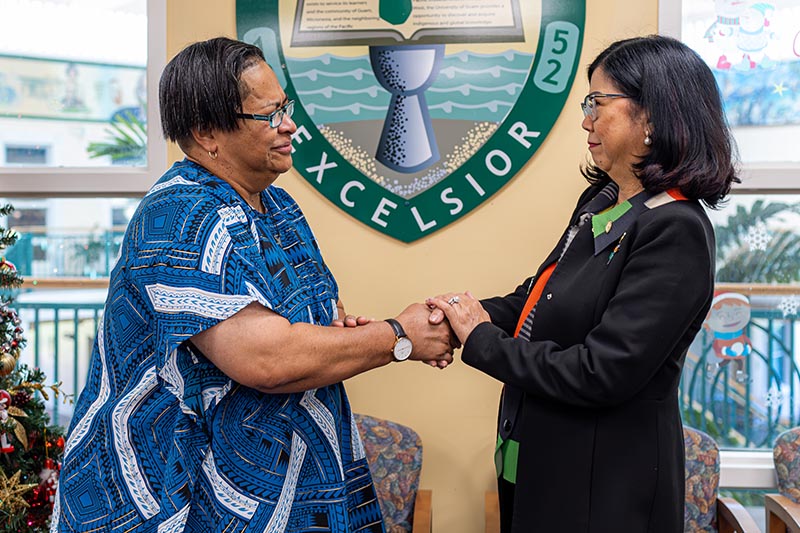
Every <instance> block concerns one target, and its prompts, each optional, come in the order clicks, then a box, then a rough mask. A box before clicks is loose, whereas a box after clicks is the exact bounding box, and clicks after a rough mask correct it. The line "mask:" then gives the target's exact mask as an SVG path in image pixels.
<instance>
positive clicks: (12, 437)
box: [0, 205, 64, 533]
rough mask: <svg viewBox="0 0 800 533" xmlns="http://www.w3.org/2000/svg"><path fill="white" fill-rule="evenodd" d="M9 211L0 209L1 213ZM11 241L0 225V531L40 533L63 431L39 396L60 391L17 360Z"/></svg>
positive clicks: (16, 278) (19, 342) (19, 338)
mask: <svg viewBox="0 0 800 533" xmlns="http://www.w3.org/2000/svg"><path fill="white" fill-rule="evenodd" d="M12 211H13V208H12V207H11V206H10V205H6V206H4V207H0V217H7V216H8V215H9V214H11V212H12ZM16 240H17V233H16V232H15V231H12V230H10V229H6V228H3V227H0V533H11V532H14V533H18V532H21V533H34V532H36V533H39V532H46V531H48V530H49V521H50V514H51V513H52V510H53V501H54V497H55V492H56V487H57V485H58V471H59V460H60V458H61V453H62V452H63V450H64V432H63V430H62V429H61V428H59V427H56V426H51V425H50V418H49V416H48V414H47V412H46V411H45V405H44V401H43V400H42V398H44V400H47V399H49V396H48V393H52V394H55V395H56V396H58V395H60V394H61V391H60V390H59V388H58V386H57V385H51V386H46V385H44V381H45V376H44V374H43V373H42V372H41V371H40V370H38V369H31V368H28V367H27V366H26V365H22V364H18V360H19V357H20V354H21V352H22V348H23V347H24V346H25V338H24V337H23V331H22V322H21V321H20V319H19V316H18V315H17V313H16V312H15V311H14V309H13V308H12V306H11V305H12V303H13V298H12V296H13V291H14V289H17V288H18V287H19V286H20V285H21V284H22V277H21V276H20V275H19V273H18V272H17V269H16V268H15V267H14V265H13V264H11V263H10V262H8V261H6V260H5V258H4V257H3V256H2V252H3V250H5V249H6V248H8V247H9V246H11V245H13V244H14V243H15V242H16ZM48 391H49V392H48Z"/></svg>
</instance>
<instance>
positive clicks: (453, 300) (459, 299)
mask: <svg viewBox="0 0 800 533" xmlns="http://www.w3.org/2000/svg"><path fill="white" fill-rule="evenodd" d="M460 301H461V298H459V297H458V296H453V297H452V298H450V299H449V300H447V303H448V304H450V305H453V304H457V303H458V302H460Z"/></svg>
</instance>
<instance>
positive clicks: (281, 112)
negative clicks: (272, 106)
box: [236, 100, 294, 128]
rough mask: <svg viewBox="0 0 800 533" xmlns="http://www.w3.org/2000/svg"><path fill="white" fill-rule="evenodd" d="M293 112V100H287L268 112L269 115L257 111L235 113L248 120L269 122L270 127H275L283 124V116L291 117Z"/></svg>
mask: <svg viewBox="0 0 800 533" xmlns="http://www.w3.org/2000/svg"><path fill="white" fill-rule="evenodd" d="M293 113H294V100H289V101H288V102H286V103H285V104H284V105H282V106H281V107H279V108H278V109H276V110H275V111H273V112H272V113H270V114H269V115H259V114H258V113H236V116H237V117H238V118H249V119H250V120H262V121H264V122H269V125H270V127H271V128H277V127H278V126H280V125H281V124H283V117H284V116H286V117H291V116H292V114H293Z"/></svg>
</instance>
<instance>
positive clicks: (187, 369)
mask: <svg viewBox="0 0 800 533" xmlns="http://www.w3.org/2000/svg"><path fill="white" fill-rule="evenodd" d="M207 188H208V187H200V186H197V187H195V186H192V185H187V184H178V185H176V186H174V190H171V188H165V189H163V190H158V191H156V192H151V194H150V195H148V197H145V199H144V200H143V202H142V205H141V207H140V209H139V211H138V213H137V215H136V217H135V218H134V220H133V221H132V222H131V225H130V228H129V230H128V233H127V235H126V243H125V245H124V247H123V252H122V254H123V256H122V257H121V258H120V272H119V274H118V275H117V276H115V277H114V278H113V279H112V283H113V284H114V285H112V286H111V287H110V293H111V294H112V295H117V296H119V298H118V299H117V300H112V299H110V300H109V304H110V306H111V308H110V309H109V311H110V312H112V313H113V316H114V319H112V320H110V321H108V327H109V328H110V329H112V331H109V334H110V337H112V338H115V339H120V338H121V337H124V333H125V329H127V328H133V327H135V326H136V322H137V321H138V320H142V321H144V324H141V326H142V328H143V331H145V332H147V334H148V335H150V336H152V338H151V339H143V341H144V342H143V344H144V345H146V346H148V347H150V348H151V349H152V354H151V355H150V356H151V357H153V358H154V362H155V365H154V366H155V370H156V372H157V374H158V376H159V377H160V378H161V379H163V380H164V381H165V382H166V383H167V387H168V388H169V389H170V391H171V392H172V393H173V394H174V395H175V396H176V397H177V398H178V399H179V401H180V402H181V409H182V410H183V411H184V412H185V413H186V414H189V415H191V416H193V417H194V416H197V417H200V418H202V415H203V413H204V412H205V411H206V410H207V409H208V408H209V407H212V406H213V405H215V404H216V403H217V402H218V401H219V399H220V398H221V397H222V396H224V395H225V394H226V393H227V391H228V390H229V388H230V386H231V383H230V380H229V379H228V378H227V376H225V375H224V374H222V373H221V372H220V371H219V370H218V369H216V367H215V366H214V365H212V364H211V362H210V361H208V360H207V359H206V358H205V357H203V356H202V355H201V354H199V353H194V352H192V350H191V349H190V347H189V346H187V345H186V344H183V343H184V342H185V341H186V340H188V339H189V338H191V337H192V336H194V335H196V334H198V333H200V332H202V331H204V330H206V329H208V328H210V327H212V326H214V325H216V324H217V323H219V322H220V321H222V320H225V319H226V318H229V317H230V316H232V315H234V314H235V313H237V312H238V311H239V310H241V309H242V308H244V307H245V306H247V305H248V304H250V303H251V302H254V301H257V302H260V303H261V304H262V305H264V306H265V307H267V308H270V309H272V308H273V307H274V305H275V304H274V303H273V301H274V299H275V298H274V295H273V294H272V292H271V289H270V286H269V284H268V283H267V280H266V279H265V277H264V272H265V271H267V269H266V268H265V267H264V259H263V254H262V253H261V249H260V247H261V244H260V240H259V237H258V232H257V230H256V228H255V224H254V223H253V222H252V220H248V217H247V216H246V214H245V212H244V208H243V207H242V206H241V205H231V204H227V205H226V204H221V203H220V202H219V198H218V197H217V196H215V195H213V194H208V192H207V190H206V189H207ZM124 316H129V318H128V319H124V318H123V317H124ZM140 349H141V346H140Z"/></svg>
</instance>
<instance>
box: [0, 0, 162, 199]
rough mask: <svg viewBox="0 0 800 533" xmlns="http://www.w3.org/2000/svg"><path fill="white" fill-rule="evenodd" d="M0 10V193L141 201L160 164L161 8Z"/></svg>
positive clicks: (85, 4)
mask: <svg viewBox="0 0 800 533" xmlns="http://www.w3.org/2000/svg"><path fill="white" fill-rule="evenodd" d="M0 12H2V13H3V17H0V146H2V147H3V153H5V159H4V160H0V190H2V191H3V192H4V193H5V194H10V195H15V196H17V195H25V194H28V193H36V194H40V193H41V191H47V192H48V194H55V195H57V194H61V193H65V194H75V193H86V194H101V195H108V194H122V195H138V196H141V195H142V194H143V193H144V192H145V191H146V190H147V188H148V187H149V186H150V185H151V184H152V183H153V182H154V181H155V180H156V179H157V178H158V176H160V175H161V173H162V172H163V171H164V169H165V168H166V143H165V142H164V140H163V139H162V137H161V133H160V128H159V127H158V124H159V120H158V90H157V89H158V77H159V75H160V73H161V70H162V69H163V66H164V57H165V53H166V52H165V49H166V35H165V21H166V7H165V5H164V3H163V2H158V1H156V0H115V1H109V2H89V1H87V0H40V1H33V0H0ZM20 21H22V23H20ZM34 21H35V23H34ZM148 125H152V126H153V127H151V128H148ZM148 130H151V131H150V134H148Z"/></svg>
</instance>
